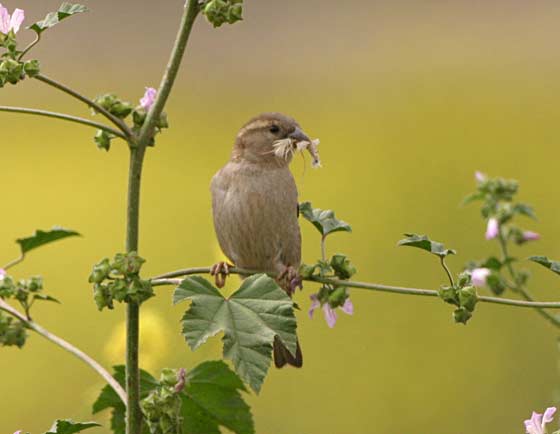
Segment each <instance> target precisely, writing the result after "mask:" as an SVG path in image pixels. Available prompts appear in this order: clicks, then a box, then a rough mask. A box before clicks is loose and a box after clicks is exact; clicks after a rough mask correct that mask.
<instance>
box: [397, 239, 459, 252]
mask: <svg viewBox="0 0 560 434" xmlns="http://www.w3.org/2000/svg"><path fill="white" fill-rule="evenodd" d="M404 235H405V236H406V238H405V239H403V240H400V241H399V242H398V243H397V245H398V246H408V247H416V248H418V249H422V250H425V251H427V252H430V253H432V254H434V255H436V256H439V257H446V256H448V255H455V254H456V253H457V252H456V251H455V250H452V249H446V248H445V247H444V245H443V244H442V243H438V242H437V241H432V240H430V239H429V238H428V237H427V236H426V235H418V234H404Z"/></svg>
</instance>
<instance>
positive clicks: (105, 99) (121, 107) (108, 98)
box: [94, 93, 133, 119]
mask: <svg viewBox="0 0 560 434" xmlns="http://www.w3.org/2000/svg"><path fill="white" fill-rule="evenodd" d="M94 102H95V103H96V104H98V105H100V106H101V107H103V108H104V109H105V110H107V111H108V112H109V113H111V114H112V115H114V116H116V117H118V118H119V119H125V118H126V117H127V116H128V115H129V114H130V113H132V110H133V107H132V104H131V103H129V102H127V101H123V100H122V99H120V98H119V97H118V96H117V95H115V94H113V93H106V94H105V95H101V96H98V97H97V98H95V100H94Z"/></svg>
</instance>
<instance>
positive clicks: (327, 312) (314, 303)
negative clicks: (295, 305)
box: [309, 294, 354, 328]
mask: <svg viewBox="0 0 560 434" xmlns="http://www.w3.org/2000/svg"><path fill="white" fill-rule="evenodd" d="M309 298H310V299H311V307H310V308H309V318H313V313H314V312H315V310H316V309H318V308H319V307H321V302H320V301H319V298H318V297H317V294H312V295H311V296H310V297H309ZM322 310H323V315H324V316H325V321H326V322H327V325H328V326H329V327H330V328H333V327H334V326H335V324H336V320H337V318H338V316H337V314H336V310H335V309H333V308H332V307H330V306H329V303H325V304H323V307H322ZM340 310H342V312H344V313H345V314H347V315H353V314H354V305H353V304H352V301H351V300H350V298H347V299H346V301H345V302H344V304H343V305H342V306H341V307H340Z"/></svg>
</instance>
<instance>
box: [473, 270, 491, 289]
mask: <svg viewBox="0 0 560 434" xmlns="http://www.w3.org/2000/svg"><path fill="white" fill-rule="evenodd" d="M491 273H492V272H491V271H490V270H489V269H488V268H475V269H474V270H472V271H471V282H472V284H473V285H474V286H477V287H481V286H484V285H486V280H487V279H488V276H490V274H491Z"/></svg>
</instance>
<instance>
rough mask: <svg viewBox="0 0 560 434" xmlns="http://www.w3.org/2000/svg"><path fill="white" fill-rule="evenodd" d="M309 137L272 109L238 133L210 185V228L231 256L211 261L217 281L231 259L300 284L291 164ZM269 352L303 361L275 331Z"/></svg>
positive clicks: (288, 286)
mask: <svg viewBox="0 0 560 434" xmlns="http://www.w3.org/2000/svg"><path fill="white" fill-rule="evenodd" d="M311 142H312V141H311V140H310V139H309V137H308V136H307V135H306V134H305V133H304V132H303V130H302V129H301V127H300V125H299V124H298V123H297V122H296V121H295V119H293V118H292V117H290V116H287V115H284V114H281V113H276V112H271V113H263V114H260V115H258V116H256V117H254V118H252V119H251V120H249V121H248V122H247V123H246V124H245V125H244V126H243V127H242V128H241V130H240V131H239V133H238V134H237V137H236V139H235V142H234V145H233V150H232V152H231V157H230V160H229V161H228V162H227V163H226V164H225V166H223V167H222V168H221V169H220V170H219V171H218V172H217V173H216V174H215V175H214V177H213V178H212V181H211V185H210V190H211V194H212V214H213V220H214V229H215V232H216V236H217V239H218V243H219V245H220V247H221V249H222V251H223V252H224V254H225V255H226V257H227V258H228V259H229V261H230V262H231V264H228V263H226V262H219V263H217V264H215V265H214V266H213V267H212V270H211V274H212V275H213V276H215V279H216V285H217V286H218V287H223V285H224V283H225V278H226V276H227V275H228V273H229V268H230V267H231V266H233V264H235V266H236V267H238V268H244V269H248V270H259V271H262V272H270V273H275V274H276V275H277V276H278V277H277V281H278V283H279V285H280V286H281V287H282V288H283V289H284V290H285V291H286V292H287V294H288V295H289V296H290V297H291V296H292V295H293V293H294V291H295V289H296V286H299V287H300V288H301V279H300V278H299V274H298V271H297V270H298V269H299V266H300V263H301V233H300V227H299V223H298V216H299V208H298V190H297V186H296V182H295V180H294V177H293V175H292V173H291V172H290V169H289V165H290V162H291V160H292V157H293V154H294V153H295V151H296V150H297V149H298V144H301V143H311ZM286 146H287V147H286ZM273 354H274V363H275V365H276V367H277V368H281V367H283V366H285V365H291V366H295V367H301V366H303V356H302V352H301V347H300V345H299V342H298V344H297V351H296V354H291V353H290V351H288V349H287V348H286V347H285V346H284V345H283V344H282V342H281V341H280V339H279V338H278V337H276V338H275V340H274V344H273Z"/></svg>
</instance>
